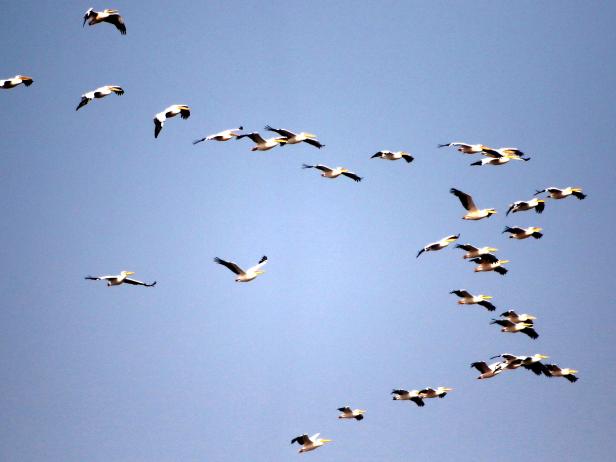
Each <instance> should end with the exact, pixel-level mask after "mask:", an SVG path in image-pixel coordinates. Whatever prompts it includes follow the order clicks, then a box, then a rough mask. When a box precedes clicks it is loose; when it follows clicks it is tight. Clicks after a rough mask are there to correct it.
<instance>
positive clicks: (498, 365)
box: [471, 361, 504, 380]
mask: <svg viewBox="0 0 616 462" xmlns="http://www.w3.org/2000/svg"><path fill="white" fill-rule="evenodd" d="M471 367H474V368H475V369H477V370H478V371H479V372H481V375H480V376H479V377H477V379H479V380H481V379H489V378H492V377H494V376H497V375H498V374H500V373H501V372H503V370H504V369H503V363H502V362H501V361H498V362H495V363H492V364H490V365H489V366H488V364H486V363H485V361H477V362H474V363H472V364H471Z"/></svg>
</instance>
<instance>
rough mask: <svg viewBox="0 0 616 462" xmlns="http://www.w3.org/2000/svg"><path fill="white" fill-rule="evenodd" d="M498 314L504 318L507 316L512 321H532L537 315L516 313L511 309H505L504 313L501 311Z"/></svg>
mask: <svg viewBox="0 0 616 462" xmlns="http://www.w3.org/2000/svg"><path fill="white" fill-rule="evenodd" d="M500 315H501V316H503V317H504V318H507V319H508V320H509V321H511V322H513V323H517V322H533V321H534V320H535V319H537V317H536V316H533V315H532V314H526V313H522V314H518V313H516V312H515V311H513V310H507V311H505V312H504V313H501V314H500Z"/></svg>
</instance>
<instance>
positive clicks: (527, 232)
mask: <svg viewBox="0 0 616 462" xmlns="http://www.w3.org/2000/svg"><path fill="white" fill-rule="evenodd" d="M542 230H543V228H538V227H536V226H529V227H528V228H520V227H519V226H514V227H512V228H511V227H509V226H505V230H504V231H503V234H504V233H509V238H510V239H526V238H529V237H531V236H532V237H534V238H535V239H541V238H542V237H543V234H542V233H540V232H539V231H542Z"/></svg>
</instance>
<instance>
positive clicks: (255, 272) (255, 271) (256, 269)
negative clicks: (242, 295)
mask: <svg viewBox="0 0 616 462" xmlns="http://www.w3.org/2000/svg"><path fill="white" fill-rule="evenodd" d="M214 261H215V262H216V263H218V264H219V265H223V266H226V267H227V268H229V269H230V270H231V271H233V272H234V273H235V274H237V277H236V278H235V282H248V281H252V280H253V279H254V278H256V277H257V276H259V275H260V274H263V273H265V271H262V270H261V267H262V266H263V265H265V264H266V263H267V257H266V256H265V255H263V256H262V257H261V260H259V263H257V264H256V265H255V266H253V267H251V268H248V269H247V270H246V271H244V270H243V269H242V268H240V267H239V266H237V265H236V264H235V263H233V262H232V261H225V260H222V259H220V258H218V257H216V258H214Z"/></svg>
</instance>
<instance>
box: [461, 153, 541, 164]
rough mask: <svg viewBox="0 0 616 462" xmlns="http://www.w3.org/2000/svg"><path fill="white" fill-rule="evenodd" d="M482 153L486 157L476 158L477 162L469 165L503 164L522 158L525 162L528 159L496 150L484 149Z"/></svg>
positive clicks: (528, 158)
mask: <svg viewBox="0 0 616 462" xmlns="http://www.w3.org/2000/svg"><path fill="white" fill-rule="evenodd" d="M482 154H484V155H485V156H488V157H486V158H484V159H481V160H478V161H477V162H473V163H472V164H470V165H481V166H483V165H503V164H506V163H508V162H509V161H510V160H523V161H525V162H528V161H529V160H530V157H521V156H518V155H515V154H502V153H501V152H499V151H498V150H489V151H484V152H482Z"/></svg>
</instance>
